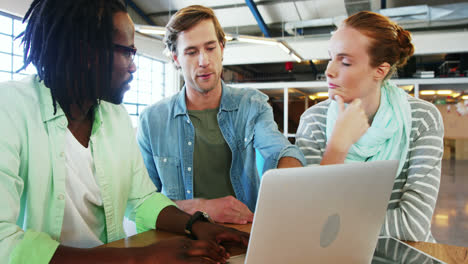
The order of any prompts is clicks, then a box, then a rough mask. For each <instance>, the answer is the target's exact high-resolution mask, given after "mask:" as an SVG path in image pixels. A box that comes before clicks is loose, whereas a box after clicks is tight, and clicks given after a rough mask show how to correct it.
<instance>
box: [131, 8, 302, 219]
mask: <svg viewBox="0 0 468 264" xmlns="http://www.w3.org/2000/svg"><path fill="white" fill-rule="evenodd" d="M224 36H225V35H224V32H223V29H222V27H221V25H220V24H219V21H218V19H217V18H216V16H215V14H214V12H213V10H212V9H210V8H207V7H204V6H199V5H194V6H188V7H186V8H182V9H181V10H179V11H178V12H177V13H175V14H174V15H173V16H172V17H171V19H170V21H169V23H168V24H167V25H166V35H165V38H164V40H165V44H166V48H167V50H168V51H169V53H170V55H171V58H172V60H173V62H174V64H175V66H176V67H177V68H179V69H181V71H182V74H183V77H184V81H185V86H184V88H183V89H182V90H181V91H180V92H179V93H178V94H176V95H174V96H173V97H171V98H168V99H165V100H163V101H161V102H158V103H156V104H155V105H153V106H151V107H148V108H147V109H145V111H144V112H143V113H142V114H141V117H140V125H139V128H138V132H137V139H138V143H139V145H140V149H141V151H142V154H143V159H144V161H145V164H146V167H147V168H148V172H149V175H150V177H151V179H152V180H153V182H154V184H155V185H156V187H157V188H158V189H159V190H161V192H162V193H164V194H165V195H167V196H168V197H169V198H171V199H173V200H174V201H175V203H176V204H177V205H178V206H179V207H180V208H181V209H182V210H184V211H186V212H188V213H193V212H195V211H206V212H207V213H208V214H209V215H210V216H211V217H212V218H213V219H214V220H215V221H217V222H221V223H226V222H227V223H236V224H246V223H248V222H251V221H252V219H253V211H254V210H255V205H256V201H257V196H258V190H259V186H260V177H259V174H258V172H257V164H256V160H257V159H258V160H261V158H262V159H263V160H264V163H263V166H261V168H260V170H261V172H260V173H263V172H264V171H266V170H269V169H272V168H277V167H278V168H285V167H299V166H302V164H305V159H304V156H303V154H302V152H301V151H300V150H299V149H298V148H297V147H296V146H293V145H291V144H290V143H289V141H288V140H287V139H286V137H284V136H283V135H282V134H281V133H280V132H279V131H278V126H277V125H276V123H275V121H274V120H273V111H272V109H271V107H270V105H269V104H268V102H267V101H268V97H267V96H266V95H265V94H263V93H261V92H259V91H257V90H254V89H235V88H232V87H229V86H227V85H225V84H224V82H223V81H222V80H221V75H222V71H223V69H222V68H223V66H222V61H223V52H224V45H225V42H226V41H225V38H224ZM260 156H261V158H260Z"/></svg>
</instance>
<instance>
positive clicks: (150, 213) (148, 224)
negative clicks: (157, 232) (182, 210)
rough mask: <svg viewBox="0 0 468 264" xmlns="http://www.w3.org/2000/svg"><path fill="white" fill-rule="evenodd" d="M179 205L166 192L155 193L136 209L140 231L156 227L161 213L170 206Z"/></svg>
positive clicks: (137, 224)
mask: <svg viewBox="0 0 468 264" xmlns="http://www.w3.org/2000/svg"><path fill="white" fill-rule="evenodd" d="M171 205H173V206H175V207H177V205H176V204H175V203H174V202H173V201H172V200H171V199H169V198H167V197H166V196H165V195H164V194H161V193H159V192H156V193H154V194H153V195H152V196H150V197H149V198H148V199H146V200H145V201H144V202H143V203H142V204H141V205H140V206H139V207H138V208H137V210H136V216H135V224H136V229H137V232H138V233H141V232H145V231H148V230H151V229H156V219H158V216H159V213H161V211H162V210H163V209H164V208H166V207H168V206H171Z"/></svg>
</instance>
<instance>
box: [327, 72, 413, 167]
mask: <svg viewBox="0 0 468 264" xmlns="http://www.w3.org/2000/svg"><path fill="white" fill-rule="evenodd" d="M337 116H338V104H337V103H336V102H335V101H334V100H332V101H331V103H330V106H329V108H328V112H327V141H329V140H330V137H331V135H332V132H333V128H334V127H335V122H336V118H337ZM410 132H411V107H410V105H409V102H408V98H407V95H406V93H405V91H403V89H400V88H398V87H397V86H396V85H394V84H391V83H390V82H388V81H384V83H383V84H382V87H381V96H380V106H379V109H378V110H377V113H376V114H375V116H374V120H373V121H372V125H371V127H370V128H369V129H368V130H367V132H366V133H365V134H364V135H363V136H362V137H361V138H360V139H359V141H358V142H356V143H355V144H354V145H352V146H351V148H350V150H349V152H348V155H347V156H346V160H345V163H349V162H364V161H373V160H399V161H400V163H399V166H398V173H397V176H398V175H399V174H400V172H401V170H402V168H403V165H404V164H405V160H406V156H407V154H408V149H409V141H410Z"/></svg>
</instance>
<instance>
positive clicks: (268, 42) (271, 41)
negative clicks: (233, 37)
mask: <svg viewBox="0 0 468 264" xmlns="http://www.w3.org/2000/svg"><path fill="white" fill-rule="evenodd" d="M237 40H238V41H240V42H248V43H256V44H266V45H278V41H276V39H268V38H259V37H251V36H238V37H237Z"/></svg>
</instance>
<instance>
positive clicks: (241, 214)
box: [175, 196, 254, 224]
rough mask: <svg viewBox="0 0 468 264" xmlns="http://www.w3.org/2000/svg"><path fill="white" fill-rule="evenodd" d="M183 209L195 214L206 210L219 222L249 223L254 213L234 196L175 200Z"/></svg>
mask: <svg viewBox="0 0 468 264" xmlns="http://www.w3.org/2000/svg"><path fill="white" fill-rule="evenodd" d="M175 202H176V204H177V206H179V208H180V209H182V210H183V211H185V212H187V213H189V214H193V213H195V212H196V211H203V212H206V213H207V214H208V215H209V216H210V217H211V218H212V219H213V220H214V221H215V222H217V223H231V224H247V223H251V222H252V221H253V216H254V214H253V213H252V211H250V210H249V208H248V207H247V206H246V205H245V204H244V203H242V202H241V201H239V200H237V199H236V198H235V197H233V196H225V197H222V198H217V199H193V200H179V201H175Z"/></svg>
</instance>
